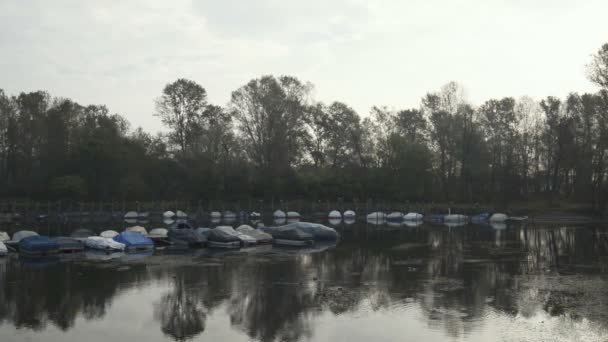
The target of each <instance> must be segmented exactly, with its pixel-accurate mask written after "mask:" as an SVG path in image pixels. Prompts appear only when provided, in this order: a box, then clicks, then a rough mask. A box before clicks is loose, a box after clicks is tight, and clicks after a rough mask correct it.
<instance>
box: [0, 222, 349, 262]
mask: <svg viewBox="0 0 608 342" xmlns="http://www.w3.org/2000/svg"><path fill="white" fill-rule="evenodd" d="M338 239H339V234H338V233H337V232H336V230H335V229H333V228H330V227H326V226H324V225H322V224H317V223H307V222H295V223H291V224H287V225H282V226H273V227H264V226H263V225H260V227H259V228H253V227H251V226H249V225H241V226H239V227H238V228H236V229H234V228H233V227H231V226H218V227H215V228H196V229H195V228H193V227H192V226H190V225H189V224H188V223H186V222H178V223H174V224H173V225H171V226H170V227H169V228H168V229H167V228H154V229H152V230H150V231H149V232H148V231H147V230H146V228H144V227H142V226H133V227H129V228H127V229H125V230H124V231H123V232H121V233H119V232H117V231H114V230H105V231H103V232H101V233H100V234H95V233H94V232H93V231H91V230H89V229H78V230H76V231H74V232H72V234H71V235H70V236H69V237H67V236H62V237H48V236H44V235H39V234H38V233H36V232H34V231H30V230H22V231H19V232H16V233H15V234H14V235H13V236H12V238H11V237H10V236H9V235H8V234H7V233H6V232H0V255H6V254H8V253H9V252H10V251H13V252H18V253H19V254H23V255H28V256H47V255H53V254H61V253H77V252H80V251H84V250H85V249H91V250H101V251H106V252H114V251H149V250H154V249H155V248H161V247H162V248H166V247H169V248H202V247H210V248H223V249H238V248H241V247H252V246H256V245H261V244H276V245H282V246H312V245H314V244H315V242H318V241H324V242H335V241H337V240H338Z"/></svg>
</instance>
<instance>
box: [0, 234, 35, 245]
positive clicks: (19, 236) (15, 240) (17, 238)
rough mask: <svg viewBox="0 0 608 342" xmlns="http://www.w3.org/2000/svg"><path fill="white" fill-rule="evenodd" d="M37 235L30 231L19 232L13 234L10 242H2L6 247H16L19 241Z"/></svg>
mask: <svg viewBox="0 0 608 342" xmlns="http://www.w3.org/2000/svg"><path fill="white" fill-rule="evenodd" d="M37 235H38V233H36V232H34V231H31V230H20V231H18V232H16V233H15V234H13V238H12V239H11V240H7V241H4V243H5V244H6V245H7V246H17V245H19V241H21V240H23V239H25V238H26V237H30V236H37Z"/></svg>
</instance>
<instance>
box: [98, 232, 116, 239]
mask: <svg viewBox="0 0 608 342" xmlns="http://www.w3.org/2000/svg"><path fill="white" fill-rule="evenodd" d="M116 235H118V232H117V231H115V230H104V231H103V232H101V233H99V236H101V237H103V238H106V239H113V238H114V237H115V236H116Z"/></svg>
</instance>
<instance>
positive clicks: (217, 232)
mask: <svg viewBox="0 0 608 342" xmlns="http://www.w3.org/2000/svg"><path fill="white" fill-rule="evenodd" d="M231 230H232V231H234V229H232V227H228V226H219V227H216V228H214V229H212V230H211V231H210V232H209V235H208V237H207V246H209V247H212V248H228V249H234V248H240V247H241V239H239V238H238V237H237V236H236V234H235V233H233V232H232V231H231Z"/></svg>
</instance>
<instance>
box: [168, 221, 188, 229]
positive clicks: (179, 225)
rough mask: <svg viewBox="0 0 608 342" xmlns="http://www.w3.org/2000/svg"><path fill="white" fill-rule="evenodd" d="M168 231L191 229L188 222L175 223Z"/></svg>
mask: <svg viewBox="0 0 608 342" xmlns="http://www.w3.org/2000/svg"><path fill="white" fill-rule="evenodd" d="M169 229H193V228H192V226H191V225H190V224H189V223H188V222H184V221H177V222H175V223H174V224H172V225H170V226H169Z"/></svg>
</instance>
